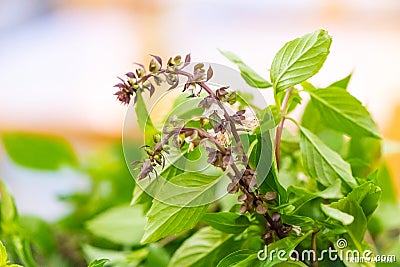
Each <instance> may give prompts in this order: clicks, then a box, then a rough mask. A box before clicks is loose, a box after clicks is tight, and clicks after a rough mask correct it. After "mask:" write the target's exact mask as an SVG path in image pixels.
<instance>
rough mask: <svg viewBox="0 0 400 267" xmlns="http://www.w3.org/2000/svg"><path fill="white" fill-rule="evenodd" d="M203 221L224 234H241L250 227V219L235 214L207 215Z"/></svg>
mask: <svg viewBox="0 0 400 267" xmlns="http://www.w3.org/2000/svg"><path fill="white" fill-rule="evenodd" d="M202 221H203V222H205V223H206V224H208V225H210V226H211V227H213V228H215V229H217V230H220V231H221V232H224V233H230V234H239V233H242V232H243V231H244V230H246V229H247V228H248V227H249V226H250V224H251V223H250V221H249V219H248V218H247V217H246V216H244V215H239V214H236V213H233V212H218V213H207V214H205V215H204V216H203V218H202Z"/></svg>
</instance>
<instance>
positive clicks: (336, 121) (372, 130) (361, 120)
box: [309, 87, 381, 138]
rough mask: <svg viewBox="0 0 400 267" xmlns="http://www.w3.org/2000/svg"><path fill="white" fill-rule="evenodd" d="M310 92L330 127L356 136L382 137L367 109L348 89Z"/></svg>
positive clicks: (332, 88) (333, 88)
mask: <svg viewBox="0 0 400 267" xmlns="http://www.w3.org/2000/svg"><path fill="white" fill-rule="evenodd" d="M309 93H310V95H311V101H313V103H314V105H315V107H316V108H317V109H318V111H319V113H321V114H323V121H324V123H325V124H326V125H327V126H328V127H330V128H332V129H334V130H337V131H340V132H342V133H345V134H348V135H350V136H354V137H360V136H369V137H374V138H381V135H380V133H379V130H378V127H377V126H376V124H375V122H374V121H373V120H372V118H371V116H370V114H369V112H368V111H367V109H366V108H365V107H364V106H363V105H362V104H361V102H360V101H358V100H357V99H356V98H355V97H354V96H352V95H351V94H350V93H349V92H347V91H346V90H343V89H342V88H337V87H329V88H325V89H317V90H313V91H309Z"/></svg>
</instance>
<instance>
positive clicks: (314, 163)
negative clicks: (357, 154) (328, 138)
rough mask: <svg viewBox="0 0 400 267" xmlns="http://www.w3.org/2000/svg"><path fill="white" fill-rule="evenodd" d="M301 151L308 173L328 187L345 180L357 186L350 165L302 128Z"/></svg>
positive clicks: (351, 185) (352, 185)
mask: <svg viewBox="0 0 400 267" xmlns="http://www.w3.org/2000/svg"><path fill="white" fill-rule="evenodd" d="M300 150H301V155H302V159H303V166H304V169H305V170H306V172H307V173H308V174H309V175H310V176H311V177H312V178H314V179H316V180H317V181H319V182H320V183H321V184H323V185H324V186H326V187H328V186H330V185H333V184H335V183H336V182H337V180H338V179H341V180H343V181H344V182H345V183H346V184H348V185H349V186H350V187H354V186H355V185H357V182H356V180H355V179H354V178H353V176H352V174H351V169H350V165H349V164H348V163H347V162H346V161H344V160H343V159H342V158H341V157H340V156H339V154H337V153H336V152H335V151H333V150H332V149H330V148H329V147H328V146H327V145H325V144H324V143H323V142H322V141H321V140H320V139H319V138H318V137H317V136H315V135H314V134H313V133H311V132H310V131H309V130H307V129H306V128H304V127H301V126H300Z"/></svg>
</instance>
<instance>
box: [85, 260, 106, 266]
mask: <svg viewBox="0 0 400 267" xmlns="http://www.w3.org/2000/svg"><path fill="white" fill-rule="evenodd" d="M108 261H109V260H108V259H99V260H94V261H92V262H91V263H90V264H89V265H88V267H103V266H104V264H106V263H107V262H108Z"/></svg>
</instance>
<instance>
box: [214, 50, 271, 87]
mask: <svg viewBox="0 0 400 267" xmlns="http://www.w3.org/2000/svg"><path fill="white" fill-rule="evenodd" d="M220 52H221V54H222V55H224V56H225V57H226V58H227V59H229V60H230V61H232V62H233V63H235V64H236V65H237V66H238V68H239V70H240V74H241V75H242V77H243V79H244V80H245V81H246V83H247V84H248V85H250V86H252V87H255V88H269V87H271V86H272V85H271V83H270V82H268V81H267V80H266V79H264V78H263V77H261V76H260V75H259V74H257V73H256V72H255V71H254V70H252V69H251V68H250V67H249V66H247V65H246V64H245V63H244V62H243V61H242V60H241V59H240V58H239V57H238V56H236V55H235V54H234V53H232V52H228V51H220Z"/></svg>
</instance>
